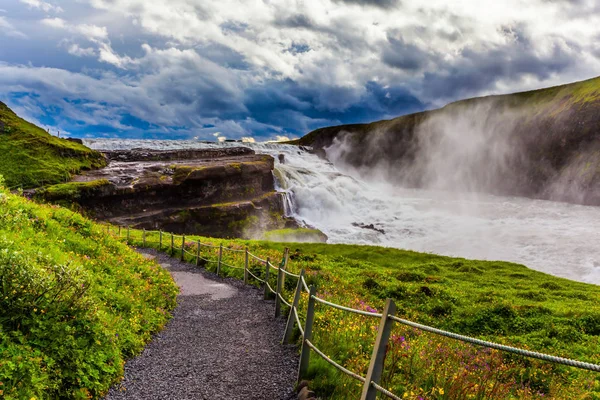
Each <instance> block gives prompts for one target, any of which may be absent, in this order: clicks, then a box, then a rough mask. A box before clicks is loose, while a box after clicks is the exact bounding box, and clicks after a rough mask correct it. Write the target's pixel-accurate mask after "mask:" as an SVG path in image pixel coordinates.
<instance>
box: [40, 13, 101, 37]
mask: <svg viewBox="0 0 600 400" xmlns="http://www.w3.org/2000/svg"><path fill="white" fill-rule="evenodd" d="M41 23H42V24H44V25H46V26H49V27H52V28H57V29H64V30H67V31H69V32H72V33H78V34H81V35H83V36H84V37H86V38H88V39H90V40H93V39H98V40H103V39H108V31H107V29H106V27H105V26H96V25H89V24H79V25H71V24H69V23H68V22H67V21H65V20H64V19H62V18H57V17H55V18H44V19H42V20H41Z"/></svg>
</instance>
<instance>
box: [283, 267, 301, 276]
mask: <svg viewBox="0 0 600 400" xmlns="http://www.w3.org/2000/svg"><path fill="white" fill-rule="evenodd" d="M282 272H283V273H284V274H286V275H287V276H291V277H293V278H300V275H299V274H294V273H293V272H290V271H286V270H285V269H284V270H282Z"/></svg>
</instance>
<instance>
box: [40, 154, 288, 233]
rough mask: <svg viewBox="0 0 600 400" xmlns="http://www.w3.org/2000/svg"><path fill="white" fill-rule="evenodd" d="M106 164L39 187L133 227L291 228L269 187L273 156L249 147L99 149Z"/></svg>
mask: <svg viewBox="0 0 600 400" xmlns="http://www.w3.org/2000/svg"><path fill="white" fill-rule="evenodd" d="M105 156H106V157H107V159H108V160H110V163H109V165H108V166H107V167H106V168H103V169H101V170H96V171H91V172H87V173H85V174H82V175H79V176H77V177H75V179H74V180H73V181H72V182H70V183H66V184H61V185H54V186H50V187H48V188H45V189H41V190H38V191H37V193H36V196H38V197H41V198H43V199H45V200H48V201H53V202H59V203H60V202H63V203H64V202H75V203H77V204H78V205H79V206H81V207H82V208H83V209H84V210H85V211H86V212H88V213H91V214H92V215H93V216H94V217H96V218H98V219H102V220H106V221H109V222H111V223H115V224H119V225H128V226H131V227H135V228H146V229H163V230H168V231H170V232H175V233H186V234H200V235H210V236H213V237H247V238H253V237H259V236H260V234H261V233H262V232H264V231H267V230H273V229H280V228H285V227H293V226H295V223H294V221H293V220H288V219H286V218H284V216H283V199H282V198H281V195H280V194H279V193H277V192H276V191H275V187H274V179H273V168H274V160H273V158H272V157H271V156H268V155H258V154H255V152H254V151H253V150H252V149H249V148H245V147H234V148H226V149H200V150H197V149H194V150H177V151H170V150H169V151H157V150H144V149H134V150H131V151H110V152H105Z"/></svg>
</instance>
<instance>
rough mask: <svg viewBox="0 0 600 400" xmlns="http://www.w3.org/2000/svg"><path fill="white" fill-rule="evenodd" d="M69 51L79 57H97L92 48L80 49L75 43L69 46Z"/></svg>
mask: <svg viewBox="0 0 600 400" xmlns="http://www.w3.org/2000/svg"><path fill="white" fill-rule="evenodd" d="M67 51H68V52H69V54H72V55H74V56H77V57H91V56H95V55H96V50H94V49H93V48H91V47H85V48H84V47H80V46H79V45H78V44H76V43H73V44H71V45H69V46H68V48H67Z"/></svg>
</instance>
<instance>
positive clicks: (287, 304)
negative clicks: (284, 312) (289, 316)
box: [277, 293, 292, 307]
mask: <svg viewBox="0 0 600 400" xmlns="http://www.w3.org/2000/svg"><path fill="white" fill-rule="evenodd" d="M277 296H279V300H281V302H282V303H283V304H285V305H286V306H288V307H291V306H292V305H291V304H290V303H288V302H287V301H286V300H285V299H284V298H283V296H282V295H281V293H277Z"/></svg>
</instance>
